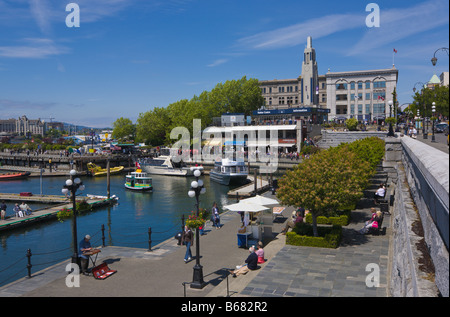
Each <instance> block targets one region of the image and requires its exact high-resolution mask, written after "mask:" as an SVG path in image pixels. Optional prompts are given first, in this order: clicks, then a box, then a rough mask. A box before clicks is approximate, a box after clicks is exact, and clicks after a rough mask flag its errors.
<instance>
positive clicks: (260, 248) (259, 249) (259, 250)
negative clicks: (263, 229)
mask: <svg viewBox="0 0 450 317" xmlns="http://www.w3.org/2000/svg"><path fill="white" fill-rule="evenodd" d="M255 253H256V255H257V256H258V264H261V263H264V262H266V260H265V259H264V249H263V243H262V241H258V244H257V245H256V251H255Z"/></svg>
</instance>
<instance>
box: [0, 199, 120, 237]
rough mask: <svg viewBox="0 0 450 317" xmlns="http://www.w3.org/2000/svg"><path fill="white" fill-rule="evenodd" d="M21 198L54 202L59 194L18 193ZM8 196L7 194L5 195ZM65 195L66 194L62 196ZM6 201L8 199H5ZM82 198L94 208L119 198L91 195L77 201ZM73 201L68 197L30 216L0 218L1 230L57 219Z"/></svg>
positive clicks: (70, 206) (17, 200) (16, 200)
mask: <svg viewBox="0 0 450 317" xmlns="http://www.w3.org/2000/svg"><path fill="white" fill-rule="evenodd" d="M3 195H11V194H0V197H3ZM17 196H18V197H19V198H20V199H23V198H25V199H26V198H30V199H31V198H33V197H34V198H35V199H36V198H40V199H43V198H47V199H48V200H49V201H50V200H52V201H53V203H55V201H56V199H55V197H58V196H51V197H46V196H31V197H28V196H19V195H17ZM5 197H6V196H5ZM62 197H65V196H62ZM0 199H1V198H0ZM4 200H5V201H6V199H4ZM81 200H86V202H87V203H88V204H90V205H91V206H92V208H93V209H95V208H99V207H103V206H108V205H112V204H114V203H115V202H116V201H117V200H116V198H115V197H114V198H109V199H108V198H104V197H101V196H97V197H96V196H91V197H77V201H81ZM14 201H15V202H19V201H28V202H29V200H19V199H15V200H14ZM34 202H36V201H34ZM40 202H43V203H46V202H44V201H40ZM72 206H73V204H72V202H71V201H70V200H68V199H66V201H65V202H63V203H57V204H56V205H54V206H50V207H47V208H43V209H39V210H35V211H33V212H32V215H29V216H24V217H22V218H19V217H15V216H10V217H8V218H6V219H5V220H0V232H2V231H5V230H11V229H15V228H21V227H25V226H28V225H30V224H33V223H36V222H42V221H47V220H51V219H55V218H56V216H57V214H58V212H59V211H60V210H61V209H63V208H67V209H70V210H71V209H72ZM12 208H13V206H12V205H10V206H8V213H9V214H11V211H12Z"/></svg>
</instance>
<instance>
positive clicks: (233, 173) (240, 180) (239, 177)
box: [209, 159, 248, 185]
mask: <svg viewBox="0 0 450 317" xmlns="http://www.w3.org/2000/svg"><path fill="white" fill-rule="evenodd" d="M247 176H248V170H247V167H246V166H245V162H238V161H232V160H229V159H223V160H221V161H216V162H215V163H214V169H212V170H211V171H210V172H209V177H210V179H211V180H212V181H214V182H217V183H219V184H222V185H243V184H245V183H246V182H247Z"/></svg>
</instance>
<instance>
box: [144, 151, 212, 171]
mask: <svg viewBox="0 0 450 317" xmlns="http://www.w3.org/2000/svg"><path fill="white" fill-rule="evenodd" d="M161 153H163V155H160V156H157V157H154V158H146V159H141V160H139V161H138V164H136V165H138V166H140V167H141V168H142V170H143V171H144V172H146V173H148V174H154V175H166V176H193V175H194V171H195V170H196V169H198V170H200V171H201V172H202V173H203V166H196V167H188V166H187V165H186V163H184V162H183V161H181V162H179V163H177V162H174V161H173V160H172V156H171V155H170V149H162V150H161Z"/></svg>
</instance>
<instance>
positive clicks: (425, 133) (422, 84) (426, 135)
mask: <svg viewBox="0 0 450 317" xmlns="http://www.w3.org/2000/svg"><path fill="white" fill-rule="evenodd" d="M417 84H419V85H421V87H422V89H421V91H420V94H421V95H422V90H423V89H424V88H423V87H425V84H424V83H422V82H420V81H419V82H417V83H415V84H414V88H413V92H416V85H417ZM416 104H417V105H418V106H419V107H420V103H419V101H416ZM425 107H426V106H425V103H424V105H423V113H422V115H423V123H422V124H423V126H422V134H423V138H424V139H428V134H427V132H426V129H425V121H426V112H425V110H426V109H425Z"/></svg>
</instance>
